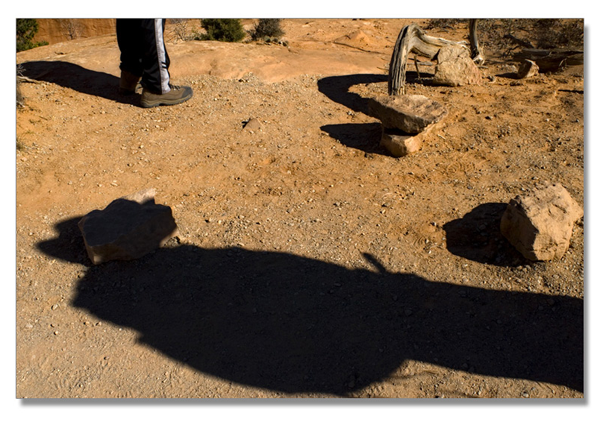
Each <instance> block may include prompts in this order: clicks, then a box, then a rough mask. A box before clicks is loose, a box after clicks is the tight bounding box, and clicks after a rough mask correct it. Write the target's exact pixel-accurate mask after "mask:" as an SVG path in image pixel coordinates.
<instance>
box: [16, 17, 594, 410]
mask: <svg viewBox="0 0 600 422" xmlns="http://www.w3.org/2000/svg"><path fill="white" fill-rule="evenodd" d="M410 22H413V21H407V20H398V19H388V20H386V19H361V20H351V19H304V20H303V19H290V20H284V21H283V23H282V26H283V29H284V31H285V32H286V34H285V36H284V37H283V38H284V39H285V40H286V43H285V45H283V44H276V43H273V44H265V43H258V42H252V43H236V44H230V43H219V42H209V41H185V42H184V41H181V40H178V39H177V37H176V36H175V35H174V33H173V32H172V31H173V28H172V27H168V29H167V31H170V32H168V37H167V39H168V40H169V41H168V44H167V48H168V52H169V55H170V56H171V61H172V65H171V76H172V79H173V81H174V82H175V83H177V84H187V85H190V86H191V87H192V88H193V89H194V97H193V98H192V99H191V100H190V101H188V102H186V103H184V104H182V105H178V106H173V107H159V108H154V109H142V108H140V107H139V106H138V103H139V95H135V96H133V97H122V96H119V94H118V92H117V87H118V81H119V79H118V76H119V70H118V58H119V52H118V47H117V44H116V38H115V36H114V35H106V36H101V37H92V38H87V39H78V40H73V41H68V42H64V43H59V44H52V45H49V46H44V47H39V48H36V49H33V50H29V51H25V52H22V53H18V54H17V63H23V64H24V67H25V70H26V73H25V74H26V76H28V77H29V78H31V79H33V80H35V81H36V82H31V83H23V84H22V93H23V95H24V97H25V101H24V107H21V108H19V109H18V110H17V122H16V124H17V151H16V171H17V187H16V189H17V204H16V216H17V224H16V229H17V233H16V239H17V245H16V251H17V256H16V268H17V274H16V284H17V289H16V294H17V305H16V335H17V348H16V352H17V361H16V377H17V378H16V386H17V387H16V391H17V397H19V398H120V397H129V398H131V397H139V398H159V397H168V398H295V397H303V398H305V397H310V398H323V397H325V398H335V397H356V398H434V397H438V398H467V397H474V398H582V397H583V385H584V376H583V373H584V371H583V296H584V262H583V254H584V229H583V219H582V220H580V221H579V222H578V223H577V224H576V225H575V226H574V229H573V236H572V239H571V247H570V249H569V250H568V252H567V253H566V254H565V256H564V257H562V258H561V259H559V260H556V261H551V262H528V261H525V260H524V259H523V258H521V257H520V255H519V254H518V252H516V251H515V250H514V249H513V248H512V246H510V245H509V244H508V243H507V242H506V241H505V240H504V239H503V237H502V235H501V234H500V232H499V220H500V217H501V215H502V213H503V211H504V209H505V207H506V205H507V203H508V202H509V200H510V199H512V198H514V197H515V196H517V195H527V193H528V192H530V191H531V190H532V189H533V188H535V187H536V186H538V185H540V184H542V183H544V182H545V181H549V182H552V183H560V184H562V185H563V186H564V187H565V188H566V189H567V190H568V191H569V193H570V194H571V195H572V197H573V198H574V199H575V200H576V201H577V202H578V203H579V204H581V205H583V202H584V197H583V195H584V168H583V166H584V143H583V142H584V121H583V120H584V113H583V104H584V74H583V66H569V67H567V68H566V69H564V70H561V71H558V72H554V73H545V74H541V75H539V76H536V77H533V78H530V79H526V80H519V79H516V77H515V72H516V65H515V63H513V62H511V61H510V59H507V58H501V57H499V56H495V55H494V51H486V54H487V56H488V61H487V63H486V64H485V65H484V66H483V67H481V69H480V70H481V72H482V75H483V78H482V81H481V84H480V85H471V86H461V87H440V86H430V85H428V84H426V83H420V82H419V81H417V80H416V73H415V69H414V67H412V66H411V67H409V72H408V79H409V85H408V88H407V93H409V94H422V95H425V96H427V97H429V98H431V99H433V100H436V101H438V102H440V103H442V104H443V105H444V106H445V107H446V108H447V110H448V115H447V116H446V117H445V118H444V119H443V120H442V121H441V122H440V123H438V124H437V125H436V129H435V130H434V131H433V132H432V134H431V135H430V136H429V137H428V138H427V139H426V142H425V143H424V145H423V148H422V150H421V151H419V152H418V153H415V154H414V155H410V156H407V157H402V158H394V157H392V156H390V155H389V154H388V153H387V152H386V151H385V150H384V149H382V148H381V147H380V146H379V139H380V134H381V125H380V123H379V122H378V121H377V120H376V119H374V118H372V117H370V116H369V115H368V113H367V101H368V99H369V98H370V97H373V96H375V95H386V94H387V68H388V65H389V60H390V57H391V53H392V49H393V46H394V43H395V41H396V37H397V36H398V33H399V32H400V29H401V28H402V27H403V26H404V25H406V24H408V23H410ZM414 22H417V23H419V24H421V25H423V27H425V26H426V25H427V21H425V20H421V21H418V20H417V21H414ZM246 24H248V22H246ZM428 34H431V35H436V36H441V37H444V38H447V39H453V40H463V39H466V28H465V27H464V26H457V27H455V28H450V29H447V28H446V29H443V30H442V29H440V30H428ZM420 71H421V73H422V74H425V76H427V72H429V73H432V72H433V67H432V66H429V67H428V66H426V64H423V66H420ZM422 76H423V75H422ZM430 76H431V75H430ZM145 188H156V190H157V195H156V201H157V202H158V203H161V204H165V205H168V206H170V207H171V208H172V210H173V214H174V217H175V219H176V222H177V225H178V228H179V233H178V235H177V236H176V237H174V238H173V239H171V240H170V241H169V242H168V243H167V245H166V246H165V247H164V248H162V249H159V250H157V251H156V252H154V253H152V254H149V255H147V256H145V257H143V258H141V259H139V260H136V261H129V262H109V263H106V264H103V265H99V266H92V265H91V262H90V261H89V259H88V257H87V255H86V251H85V248H84V244H83V239H82V236H81V234H80V232H79V230H78V228H77V222H78V220H79V219H80V218H81V217H82V216H83V215H85V214H87V213H88V212H90V211H92V210H94V209H102V208H104V207H106V206H107V205H108V204H109V203H110V202H111V201H112V200H114V199H116V198H118V197H121V196H124V195H128V194H131V193H134V192H136V191H139V190H141V189H145Z"/></svg>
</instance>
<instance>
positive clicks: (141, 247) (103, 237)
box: [78, 189, 177, 265]
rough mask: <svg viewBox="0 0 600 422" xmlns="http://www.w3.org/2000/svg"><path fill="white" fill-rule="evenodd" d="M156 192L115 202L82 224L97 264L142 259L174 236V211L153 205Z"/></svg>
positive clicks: (87, 216)
mask: <svg viewBox="0 0 600 422" xmlns="http://www.w3.org/2000/svg"><path fill="white" fill-rule="evenodd" d="M154 194H155V191H154V189H148V190H144V191H140V192H137V193H135V194H133V195H129V196H126V197H123V198H119V199H115V200H114V201H113V202H111V203H110V204H109V205H108V206H107V207H106V208H105V209H103V210H94V211H91V212H90V213H88V214H87V215H86V216H84V217H83V218H82V219H81V220H80V221H79V224H78V225H79V229H80V230H81V233H82V234H83V239H84V242H85V247H86V250H87V253H88V256H89V257H90V259H91V261H92V263H93V264H94V265H97V264H101V263H103V262H107V261H112V260H132V259H137V258H141V257H142V256H144V255H146V254H147V253H149V252H152V251H154V250H155V249H157V248H160V247H162V246H163V245H164V243H165V242H166V241H167V240H169V239H170V238H171V237H173V236H174V235H175V233H176V231H177V225H176V224H175V220H174V219H173V214H172V212H171V208H170V207H168V206H166V205H159V204H156V203H155V202H154Z"/></svg>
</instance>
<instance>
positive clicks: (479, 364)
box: [41, 244, 583, 396]
mask: <svg viewBox="0 0 600 422" xmlns="http://www.w3.org/2000/svg"><path fill="white" fill-rule="evenodd" d="M54 246H56V244H55V245H54ZM41 249H43V250H46V251H50V250H52V248H48V244H46V245H45V248H41ZM53 250H54V251H57V249H53ZM66 256H72V254H71V253H67V254H62V257H66ZM365 259H366V260H367V261H368V262H369V263H370V264H371V265H373V266H374V270H367V269H348V268H345V267H342V266H339V265H335V264H332V263H328V262H324V261H320V260H315V259H310V258H305V257H301V256H296V255H293V254H289V253H278V252H263V251H251V250H246V249H240V248H224V249H205V248H200V247H197V246H193V245H180V246H175V247H167V248H162V249H159V250H157V251H156V252H154V253H153V254H150V255H146V256H145V257H143V258H141V259H139V260H136V261H123V262H110V263H107V264H103V265H100V266H95V267H90V268H89V269H88V270H87V273H86V275H85V276H84V277H83V278H82V279H81V280H80V281H79V282H78V284H77V287H76V295H75V297H74V299H73V301H72V303H71V305H72V306H74V307H75V308H79V309H81V310H83V311H85V312H88V313H90V314H93V315H95V316H97V317H98V318H101V319H103V320H106V321H110V322H112V323H114V324H118V325H121V326H126V327H131V328H133V329H135V330H136V331H138V332H139V334H140V337H139V341H140V342H141V343H143V344H147V345H149V346H151V347H152V348H155V349H157V350H158V351H160V352H161V353H164V354H165V355H167V356H169V357H171V358H173V359H176V360H178V361H181V362H185V364H187V365H189V366H190V367H192V368H195V369H196V370H198V371H201V372H203V373H206V374H210V375H214V376H217V377H220V378H223V379H227V380H230V381H233V382H236V383H240V384H244V385H249V386H254V387H259V388H266V389H270V390H273V391H279V392H285V393H308V392H313V393H324V394H334V395H339V396H347V395H349V394H350V393H352V392H354V391H358V390H360V389H362V388H364V387H366V386H368V385H370V384H372V383H375V382H378V381H382V380H385V379H387V378H389V377H391V376H393V374H394V372H395V371H396V370H397V369H398V368H399V366H400V365H401V364H402V363H403V362H404V361H405V360H406V359H414V360H418V361H423V362H431V363H434V364H436V365H441V366H445V367H447V368H452V369H458V370H468V371H471V372H474V373H478V374H483V375H491V376H496V377H508V378H522V379H528V380H534V381H541V382H548V383H553V384H560V385H564V386H568V387H570V388H574V389H577V390H579V391H583V301H582V300H580V299H576V298H571V297H567V296H549V295H543V294H533V293H523V292H506V291H495V290H485V289H479V288H473V287H465V286H457V285H453V284H450V283H446V282H441V281H429V280H426V279H424V278H421V277H419V276H417V275H414V274H407V273H390V272H387V271H386V270H385V268H384V267H383V266H382V265H381V264H379V263H378V261H377V259H376V258H375V257H372V256H370V255H365Z"/></svg>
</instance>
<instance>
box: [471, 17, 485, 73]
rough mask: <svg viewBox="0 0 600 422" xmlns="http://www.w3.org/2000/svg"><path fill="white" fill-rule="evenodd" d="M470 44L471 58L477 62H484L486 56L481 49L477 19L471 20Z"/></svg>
mask: <svg viewBox="0 0 600 422" xmlns="http://www.w3.org/2000/svg"><path fill="white" fill-rule="evenodd" d="M469 44H470V45H471V58H472V59H473V61H474V62H475V63H476V64H483V62H485V57H483V53H482V52H481V50H480V49H479V40H478V39H477V19H470V20H469Z"/></svg>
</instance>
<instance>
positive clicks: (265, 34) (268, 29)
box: [250, 19, 284, 40]
mask: <svg viewBox="0 0 600 422" xmlns="http://www.w3.org/2000/svg"><path fill="white" fill-rule="evenodd" d="M280 23H281V19H259V20H258V22H257V24H256V25H255V26H254V30H253V31H252V32H251V33H250V35H251V37H252V39H253V40H260V39H265V38H279V37H281V36H282V35H283V34H284V32H283V30H282V29H281V25H280Z"/></svg>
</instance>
